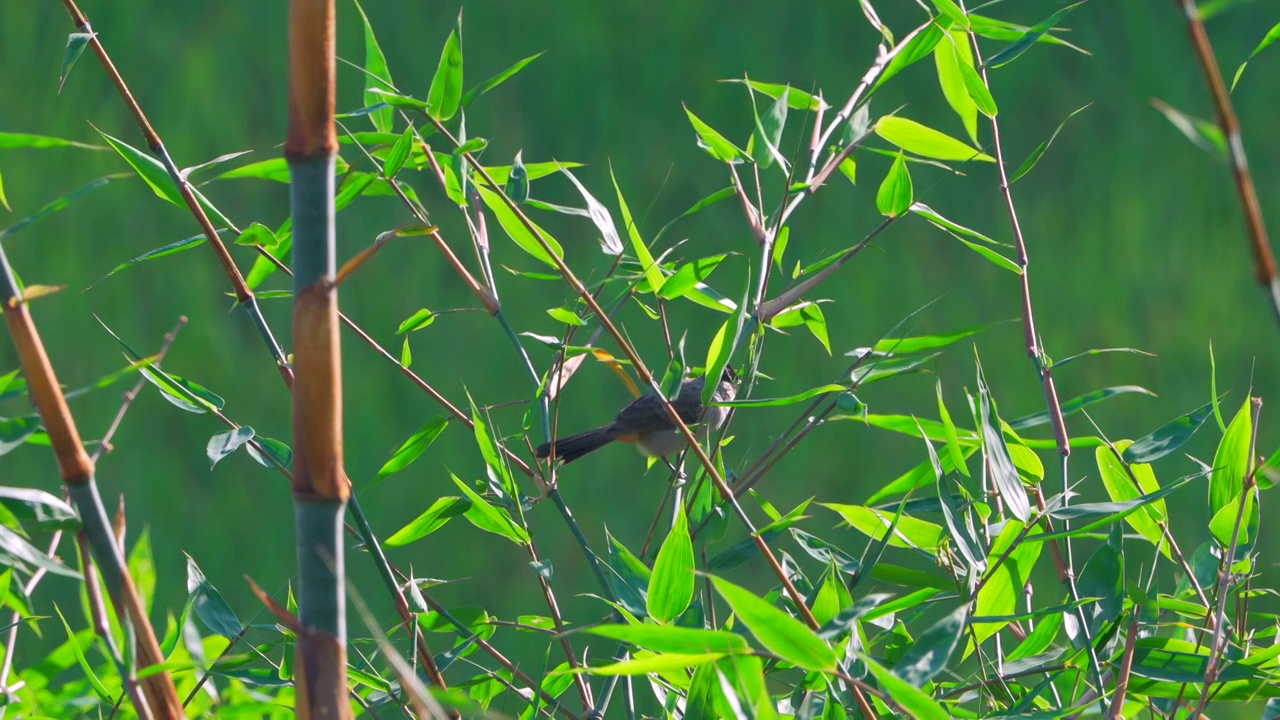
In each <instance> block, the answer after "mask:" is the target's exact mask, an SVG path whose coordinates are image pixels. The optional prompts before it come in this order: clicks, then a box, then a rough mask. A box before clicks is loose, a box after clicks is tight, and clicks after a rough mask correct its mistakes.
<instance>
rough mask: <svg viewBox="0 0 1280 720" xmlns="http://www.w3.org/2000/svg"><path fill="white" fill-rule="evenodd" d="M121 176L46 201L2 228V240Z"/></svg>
mask: <svg viewBox="0 0 1280 720" xmlns="http://www.w3.org/2000/svg"><path fill="white" fill-rule="evenodd" d="M0 139H3V138H0ZM120 177H121V176H120V175H106V176H104V177H100V178H98V179H96V180H92V181H90V182H89V183H88V184H87V185H85V186H84V187H82V188H80V189H79V190H76V191H75V192H73V193H71V194H70V195H63V196H62V197H60V198H58V199H57V200H54V201H52V202H49V203H46V204H45V206H44V207H42V208H40V209H39V210H37V211H36V212H35V214H34V215H31V216H28V217H25V218H23V219H21V220H19V221H18V222H16V223H14V224H12V225H10V226H9V227H7V228H4V229H3V230H0V240H3V239H5V238H7V237H11V236H13V235H16V234H18V232H19V231H21V230H23V229H25V228H27V227H30V226H31V225H34V224H36V223H38V222H40V221H41V220H44V219H45V218H47V217H49V216H50V215H52V214H54V213H56V212H58V211H60V210H64V209H66V207H67V206H68V205H70V204H71V203H73V202H75V201H76V200H79V199H80V198H81V197H82V196H84V195H85V194H86V193H89V192H90V191H93V190H97V189H98V188H100V187H102V186H103V185H106V184H107V183H109V182H111V181H112V180H117V179H119V178H120Z"/></svg>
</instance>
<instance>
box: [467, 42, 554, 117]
mask: <svg viewBox="0 0 1280 720" xmlns="http://www.w3.org/2000/svg"><path fill="white" fill-rule="evenodd" d="M540 57H542V53H538V54H537V55H530V56H529V57H527V58H525V59H523V60H521V61H519V62H517V63H516V64H514V65H512V66H511V67H509V68H507V69H506V70H503V71H502V72H500V73H498V74H497V75H494V76H493V77H491V78H489V79H488V80H485V81H484V82H482V83H480V84H479V85H477V86H475V87H473V88H471V89H470V90H468V91H467V92H466V94H465V95H463V96H462V107H463V108H466V107H468V106H470V105H471V103H473V102H475V101H476V98H478V97H480V96H481V95H484V94H485V93H487V92H489V91H490V90H492V89H494V88H496V87H498V86H499V85H501V84H502V83H504V82H506V81H507V80H508V79H509V78H510V77H511V76H512V75H515V74H516V73H518V72H520V71H521V70H523V69H524V67H525V66H526V65H528V64H529V63H531V62H533V61H534V60H537V59H538V58H540Z"/></svg>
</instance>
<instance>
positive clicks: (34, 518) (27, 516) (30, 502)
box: [0, 487, 80, 530]
mask: <svg viewBox="0 0 1280 720" xmlns="http://www.w3.org/2000/svg"><path fill="white" fill-rule="evenodd" d="M0 505H4V506H5V507H6V508H8V510H9V512H11V513H13V516H14V517H16V518H18V519H19V520H21V521H23V524H24V525H32V524H33V525H34V526H35V527H38V528H47V529H50V530H59V529H61V530H74V529H77V528H79V527H80V516H79V515H77V514H76V511H75V510H74V509H73V508H72V507H71V506H70V505H68V504H67V503H66V501H64V500H62V499H61V498H59V497H56V496H54V495H50V494H49V493H47V492H45V491H43V490H36V489H34V488H17V487H0Z"/></svg>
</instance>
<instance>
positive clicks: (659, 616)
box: [647, 512, 696, 623]
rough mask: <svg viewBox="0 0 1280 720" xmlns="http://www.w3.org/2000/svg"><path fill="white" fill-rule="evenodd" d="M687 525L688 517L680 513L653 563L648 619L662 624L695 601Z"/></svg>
mask: <svg viewBox="0 0 1280 720" xmlns="http://www.w3.org/2000/svg"><path fill="white" fill-rule="evenodd" d="M687 523H688V520H687V519H686V518H685V514H684V513H683V512H677V513H676V521H675V524H674V525H673V526H672V528H671V532H670V533H668V534H667V539H666V540H663V541H662V548H661V549H660V550H658V558H657V559H656V560H654V562H653V575H652V577H650V579H649V596H648V601H647V608H648V611H649V617H652V618H653V619H654V620H657V621H658V622H660V623H668V622H671V621H672V620H674V619H675V618H676V617H678V616H679V615H680V613H682V612H684V611H685V610H686V609H688V607H689V604H690V603H691V602H693V591H694V585H695V580H696V577H695V576H694V570H695V569H696V566H695V564H694V559H693V541H692V540H691V539H690V537H689V526H688V524H687Z"/></svg>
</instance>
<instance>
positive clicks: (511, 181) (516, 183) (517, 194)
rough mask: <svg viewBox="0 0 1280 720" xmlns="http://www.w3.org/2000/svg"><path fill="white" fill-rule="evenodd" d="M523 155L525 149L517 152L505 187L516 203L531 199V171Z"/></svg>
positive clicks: (504, 190) (508, 195) (504, 189)
mask: <svg viewBox="0 0 1280 720" xmlns="http://www.w3.org/2000/svg"><path fill="white" fill-rule="evenodd" d="M523 155H524V151H523V150H520V151H518V152H517V153H516V159H515V160H514V161H513V162H512V163H511V172H510V173H509V174H508V175H507V184H506V187H505V188H503V192H505V193H506V194H507V197H509V198H511V202H514V203H516V204H519V203H522V202H524V201H526V200H528V199H529V171H528V170H526V169H525V167H524V159H523V158H522V156H523Z"/></svg>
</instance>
